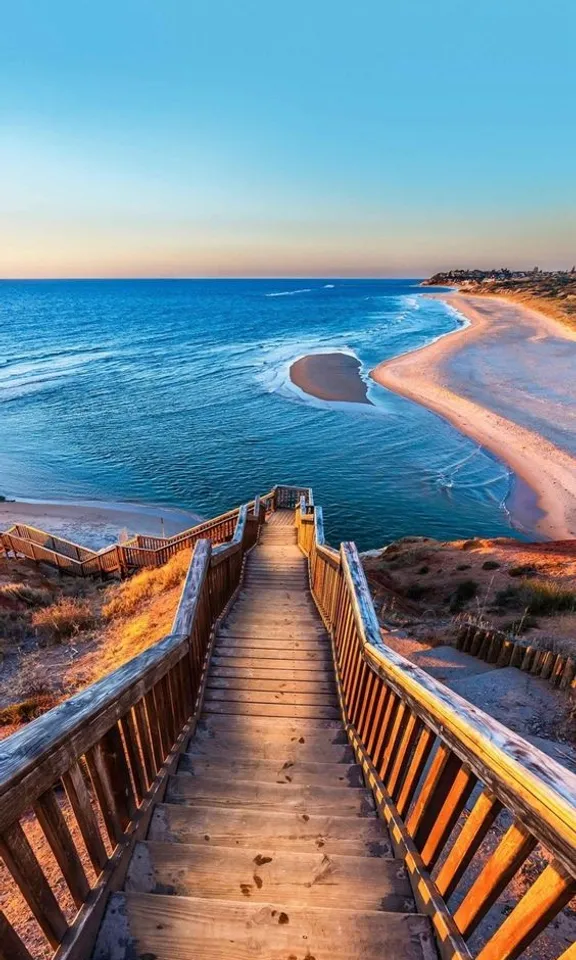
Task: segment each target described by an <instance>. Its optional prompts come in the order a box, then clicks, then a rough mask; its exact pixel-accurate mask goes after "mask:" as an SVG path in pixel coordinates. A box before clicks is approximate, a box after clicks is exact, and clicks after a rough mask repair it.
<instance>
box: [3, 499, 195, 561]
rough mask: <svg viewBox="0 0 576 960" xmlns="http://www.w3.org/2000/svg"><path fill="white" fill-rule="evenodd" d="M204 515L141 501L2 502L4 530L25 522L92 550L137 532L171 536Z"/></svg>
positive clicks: (156, 535)
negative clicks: (150, 504) (149, 504)
mask: <svg viewBox="0 0 576 960" xmlns="http://www.w3.org/2000/svg"><path fill="white" fill-rule="evenodd" d="M200 520H201V518H200V517H199V516H198V515H197V514H195V513H192V512H188V511H187V510H180V509H178V508H175V507H159V506H148V505H146V504H137V503H108V502H105V501H103V502H102V503H98V502H96V501H89V502H86V503H65V502H61V503H58V502H41V503H36V502H33V501H28V500H7V501H5V502H4V501H1V502H0V530H2V531H4V530H7V529H8V527H10V526H11V525H12V524H14V523H24V524H28V525H29V526H31V527H37V528H38V529H40V530H46V531H47V532H48V533H51V534H53V535H54V536H57V537H62V538H63V539H65V540H72V541H73V542H74V543H79V544H80V545H81V546H84V547H89V548H90V549H92V550H100V549H102V548H103V547H106V546H109V545H110V544H111V543H116V542H117V540H118V539H119V538H121V537H123V536H125V535H128V536H133V535H134V534H136V533H142V534H147V535H148V536H155V537H160V536H163V535H164V536H167V537H170V536H172V535H173V534H175V533H180V531H181V530H186V529H187V528H188V527H192V526H194V525H195V524H196V523H199V522H200Z"/></svg>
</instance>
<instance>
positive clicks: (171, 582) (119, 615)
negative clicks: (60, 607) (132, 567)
mask: <svg viewBox="0 0 576 960" xmlns="http://www.w3.org/2000/svg"><path fill="white" fill-rule="evenodd" d="M190 556H191V551H190V550H183V551H182V552H181V553H177V554H176V555H175V556H174V557H172V558H171V559H170V560H169V561H168V563H165V564H164V566H163V567H156V568H154V569H151V570H142V571H141V572H140V573H135V574H134V576H133V577H130V579H129V580H124V582H123V583H121V584H119V586H117V587H115V588H113V590H112V595H111V597H110V599H109V600H108V602H107V603H106V604H105V605H104V607H103V609H102V612H103V614H104V616H105V617H106V619H108V620H117V619H124V618H126V617H129V616H131V615H132V614H134V613H136V612H138V611H139V610H141V609H142V604H143V603H145V602H147V601H149V600H151V599H152V598H153V597H157V596H158V595H159V594H161V593H164V592H165V591H166V590H171V589H172V587H176V586H179V585H180V584H181V583H182V582H183V581H184V578H185V577H186V574H187V572H188V567H189V565H190Z"/></svg>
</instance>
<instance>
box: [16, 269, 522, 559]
mask: <svg viewBox="0 0 576 960" xmlns="http://www.w3.org/2000/svg"><path fill="white" fill-rule="evenodd" d="M461 322H463V318H461V317H459V316H458V314H457V313H456V312H455V311H454V310H453V309H452V308H450V307H448V306H446V305H444V304H443V303H441V302H440V301H437V300H432V299H428V298H426V297H425V296H423V291H422V290H421V289H420V288H419V286H418V281H417V280H412V281H410V280H288V281H287V280H205V281H200V280H173V281H171V280H158V281H156V280H126V281H116V280H114V281H2V282H0V418H1V419H0V451H1V460H0V492H1V493H3V494H5V495H9V496H17V497H24V498H35V499H40V500H41V499H44V498H46V499H69V500H93V499H102V500H115V501H118V500H124V501H128V500H131V501H136V502H144V503H159V504H166V505H178V506H182V507H187V508H191V509H193V510H195V511H198V512H199V513H201V514H203V515H206V516H210V515H213V514H215V513H217V512H219V511H222V510H225V509H228V508H229V507H230V506H232V505H233V504H236V503H238V502H242V501H244V500H246V499H248V498H250V497H252V496H253V495H254V494H255V493H257V492H262V491H265V490H267V489H268V488H269V487H270V486H271V485H272V484H273V483H276V482H280V483H282V482H283V483H298V484H304V485H311V486H313V487H314V491H315V497H316V501H317V502H318V503H322V504H323V506H324V511H325V518H326V529H327V535H328V538H329V539H330V540H331V541H332V542H337V541H339V540H340V539H355V540H356V541H357V543H358V545H359V546H360V547H361V548H363V549H365V548H368V547H375V546H378V545H381V544H383V543H385V542H389V541H390V540H392V539H395V538H397V537H399V536H404V535H408V534H417V535H428V536H434V537H440V538H454V537H469V536H495V535H503V534H510V532H511V530H510V522H509V516H508V513H507V511H506V506H505V500H506V497H507V495H508V493H509V490H510V484H511V478H510V475H509V472H508V471H507V469H506V468H505V467H504V466H503V465H502V464H501V463H499V462H498V461H497V460H495V459H494V458H493V457H492V456H490V455H489V454H488V453H487V452H485V451H484V450H482V449H481V448H479V447H478V445H477V444H476V443H474V442H473V441H471V440H469V439H467V438H466V437H463V436H462V435H460V434H459V433H458V432H457V431H456V430H455V429H454V428H453V427H451V426H450V425H449V424H447V423H446V422H444V421H443V420H442V419H440V418H439V417H437V416H436V415H435V414H433V413H431V412H429V411H427V410H425V409H424V408H422V407H420V406H418V405H417V404H414V403H412V402H410V401H408V400H406V399H403V398H401V397H398V396H396V395H394V394H392V393H391V392H389V391H387V390H385V389H384V388H383V387H380V386H378V385H376V384H373V383H372V384H371V385H370V386H369V397H370V399H371V400H372V402H373V404H374V406H367V405H359V404H331V403H327V402H324V401H320V400H313V399H312V398H309V397H308V398H307V397H305V396H304V395H303V394H302V393H301V392H300V391H299V390H298V389H297V388H295V387H293V386H292V385H291V384H290V381H289V377H288V369H289V366H290V364H291V362H293V361H294V360H295V359H296V358H297V357H300V356H302V355H304V354H306V353H309V352H313V351H334V350H344V351H348V352H351V353H353V354H354V355H355V356H357V357H358V359H359V360H360V362H361V364H362V372H363V375H364V376H367V373H368V371H369V370H370V369H371V368H372V367H373V366H375V365H376V364H377V363H378V362H380V361H381V360H383V359H385V358H388V357H392V356H395V355H397V354H399V353H403V352H405V351H406V350H411V349H414V348H416V347H419V346H421V345H423V344H425V343H427V342H430V341H431V340H433V339H434V338H436V337H438V336H441V335H442V334H444V333H447V332H449V331H450V330H453V329H455V328H456V327H457V326H458V324H459V323H461Z"/></svg>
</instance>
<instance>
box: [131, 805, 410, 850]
mask: <svg viewBox="0 0 576 960" xmlns="http://www.w3.org/2000/svg"><path fill="white" fill-rule="evenodd" d="M148 839H149V840H158V841H160V842H162V843H199V844H210V845H211V846H218V847H221V846H224V847H243V848H245V847H252V846H260V845H266V846H268V847H272V848H273V849H274V850H293V851H294V852H302V853H310V852H314V851H316V850H322V852H323V853H328V854H332V853H342V854H351V855H353V856H364V857H392V856H393V853H392V845H391V843H390V839H389V837H388V834H387V831H386V829H385V827H384V824H383V822H382V821H381V820H380V819H379V818H378V817H337V816H332V815H316V814H311V815H309V814H301V813H293V812H286V811H282V812H273V811H266V813H264V812H263V811H261V810H242V809H236V808H233V807H227V808H225V809H224V808H219V807H215V808H214V809H210V807H202V806H197V807H191V806H190V807H188V806H183V805H181V804H171V803H161V804H158V805H157V806H156V807H155V809H154V813H153V814H152V820H151V823H150V828H149V831H148Z"/></svg>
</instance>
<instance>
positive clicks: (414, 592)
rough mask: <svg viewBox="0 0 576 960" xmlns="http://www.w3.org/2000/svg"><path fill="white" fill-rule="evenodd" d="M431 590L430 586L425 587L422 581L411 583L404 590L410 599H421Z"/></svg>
mask: <svg viewBox="0 0 576 960" xmlns="http://www.w3.org/2000/svg"><path fill="white" fill-rule="evenodd" d="M429 590H430V587H423V586H422V584H421V583H411V584H410V586H409V587H407V588H406V590H405V591H404V592H405V595H406V596H407V597H408V599H409V600H421V599H422V597H425V596H426V594H427V593H428V592H429Z"/></svg>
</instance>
